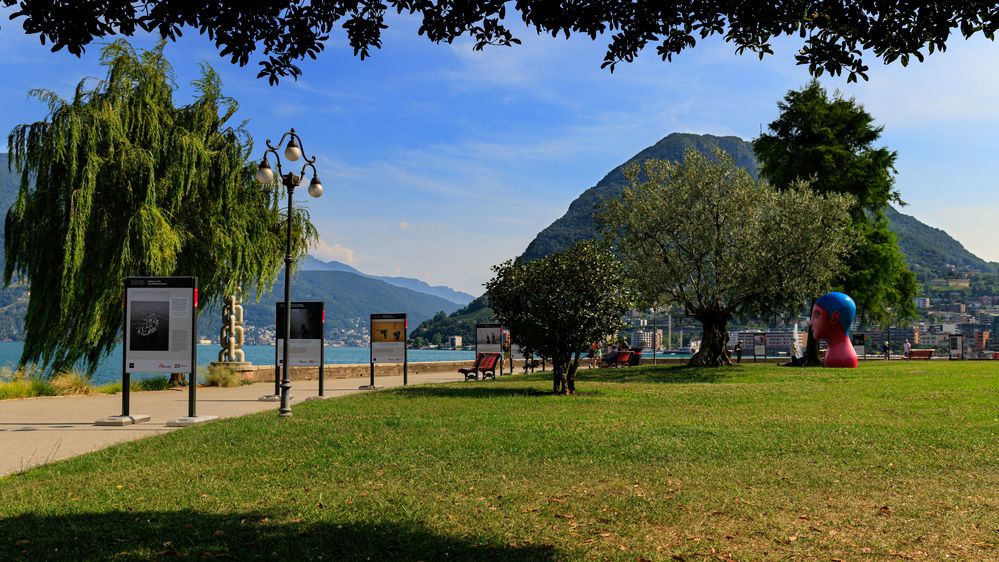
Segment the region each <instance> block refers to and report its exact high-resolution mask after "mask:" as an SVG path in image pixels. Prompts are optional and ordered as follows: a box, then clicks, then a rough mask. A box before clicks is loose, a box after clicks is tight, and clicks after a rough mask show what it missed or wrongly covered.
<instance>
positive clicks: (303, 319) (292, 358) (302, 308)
mask: <svg viewBox="0 0 999 562" xmlns="http://www.w3.org/2000/svg"><path fill="white" fill-rule="evenodd" d="M323 307H324V304H323V303H321V302H293V303H291V339H289V340H288V365H289V366H292V367H315V366H318V365H320V364H322V361H323V359H322V357H323V324H324V323H325V321H326V318H325V316H326V313H325V311H324V308H323ZM277 333H278V336H279V337H278V340H277V364H278V365H283V364H284V357H283V355H284V338H282V337H280V336H282V335H284V303H283V302H279V303H277Z"/></svg>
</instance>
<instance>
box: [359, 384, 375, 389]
mask: <svg viewBox="0 0 999 562" xmlns="http://www.w3.org/2000/svg"><path fill="white" fill-rule="evenodd" d="M379 388H381V387H380V386H375V385H373V384H366V385H364V386H359V387H357V390H378V389H379Z"/></svg>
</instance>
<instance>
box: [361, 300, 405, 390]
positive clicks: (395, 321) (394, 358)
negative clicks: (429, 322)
mask: <svg viewBox="0 0 999 562" xmlns="http://www.w3.org/2000/svg"><path fill="white" fill-rule="evenodd" d="M376 324H383V325H386V327H384V328H376V327H375V325H376ZM399 324H402V326H401V330H400V329H399V328H400V326H399ZM376 330H383V331H384V332H383V334H382V335H383V336H384V340H381V338H377V337H376V335H375V334H376V333H378V332H376ZM400 331H401V332H402V333H401V340H400V339H399V338H400V334H397V332H400ZM368 332H369V337H368V363H369V367H370V373H371V380H370V384H368V385H367V386H362V387H361V388H362V389H365V390H369V389H370V390H373V389H375V363H389V364H391V363H396V364H398V363H400V361H399V360H400V359H401V360H402V361H401V363H402V384H403V386H406V385H408V384H409V349H408V346H407V345H406V342H407V341H408V339H409V319H408V318H407V316H406V313H405V312H383V313H372V314H371V317H370V318H369V320H368ZM390 333H391V334H393V336H394V338H390V337H389V334H390ZM376 339H378V340H379V341H375V340H376ZM393 339H394V340H395V341H392V340H393ZM375 344H379V345H378V346H377V349H378V351H377V352H376V351H375V350H376V345H375ZM399 345H401V346H402V347H401V351H402V355H401V357H400V356H399V355H398V353H399V351H400V349H395V348H396V347H397V346H399ZM376 353H377V355H376ZM379 356H380V357H383V358H384V359H382V360H381V361H379V360H378V357H379Z"/></svg>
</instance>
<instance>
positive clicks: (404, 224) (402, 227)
mask: <svg viewBox="0 0 999 562" xmlns="http://www.w3.org/2000/svg"><path fill="white" fill-rule="evenodd" d="M399 230H409V223H408V222H406V221H399Z"/></svg>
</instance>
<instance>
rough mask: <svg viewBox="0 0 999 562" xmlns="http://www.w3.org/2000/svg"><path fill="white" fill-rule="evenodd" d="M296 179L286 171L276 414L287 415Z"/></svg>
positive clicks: (288, 412)
mask: <svg viewBox="0 0 999 562" xmlns="http://www.w3.org/2000/svg"><path fill="white" fill-rule="evenodd" d="M293 179H296V178H295V176H294V174H292V173H290V172H289V173H288V175H287V176H285V178H284V186H285V188H286V189H287V190H288V211H287V216H288V228H287V234H288V236H287V238H286V244H285V252H284V345H283V346H282V347H283V348H284V352H283V357H284V360H283V362H282V364H281V407H280V408H279V409H278V415H280V416H281V417H285V418H286V417H288V416H290V415H291V404H289V403H288V394H289V393H290V391H291V382H289V381H288V339H289V338H290V337H291V218H292V215H291V209H292V207H291V202H292V196H293V195H294V193H295V183H294V181H292V180H293Z"/></svg>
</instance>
